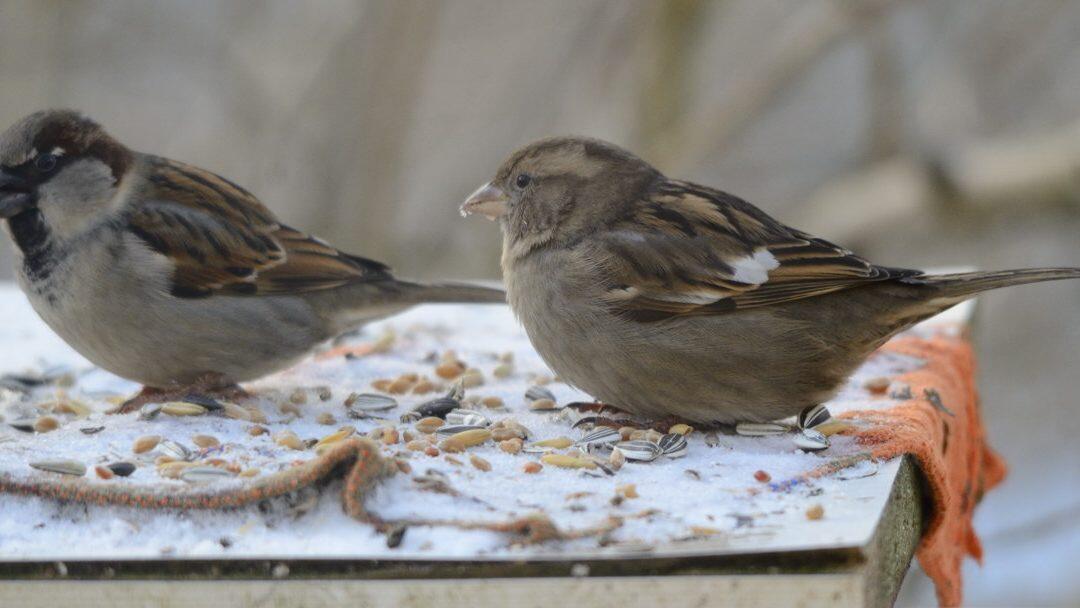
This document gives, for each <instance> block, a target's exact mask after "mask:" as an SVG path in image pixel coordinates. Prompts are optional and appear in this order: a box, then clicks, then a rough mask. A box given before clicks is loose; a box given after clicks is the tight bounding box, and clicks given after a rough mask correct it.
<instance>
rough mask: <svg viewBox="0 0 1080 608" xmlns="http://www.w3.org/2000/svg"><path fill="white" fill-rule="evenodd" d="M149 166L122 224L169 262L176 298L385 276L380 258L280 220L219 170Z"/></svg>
mask: <svg viewBox="0 0 1080 608" xmlns="http://www.w3.org/2000/svg"><path fill="white" fill-rule="evenodd" d="M150 166H151V174H150V178H149V187H148V189H147V190H145V191H144V192H143V193H142V198H143V199H144V201H143V202H142V203H140V204H139V205H137V206H136V207H135V208H134V209H132V211H131V212H130V214H129V216H128V228H129V229H130V230H131V232H132V233H133V234H135V235H136V236H138V237H139V238H141V239H142V240H143V241H144V242H146V243H147V245H149V246H150V247H151V248H153V249H154V250H155V251H157V252H158V253H161V254H162V255H165V256H167V257H168V258H169V259H170V260H172V261H173V263H174V265H175V269H174V271H173V276H172V288H171V292H172V293H173V295H175V296H177V297H206V296H209V295H212V294H214V293H223V294H229V295H268V294H284V293H297V292H305V291H315V290H320V289H329V288H333V287H338V286H341V285H344V284H346V283H349V282H352V281H358V280H371V279H377V278H386V277H388V276H389V275H388V272H389V269H388V268H386V266H384V265H382V264H379V263H378V262H374V261H371V260H366V259H364V258H359V257H355V256H350V255H348V254H345V253H342V252H340V251H338V250H337V249H335V248H333V247H331V246H329V245H327V244H326V243H324V242H322V241H320V240H318V239H316V238H314V237H311V236H309V235H307V234H304V233H302V232H300V231H297V230H294V229H292V228H289V227H287V226H282V225H281V224H279V223H278V221H277V219H276V218H275V217H274V215H273V213H271V212H270V210H269V209H267V208H266V207H265V206H263V204H262V203H261V202H259V200H258V199H257V198H255V196H254V195H252V194H251V193H250V192H248V191H247V190H244V189H243V188H241V187H240V186H237V185H236V184H234V183H232V182H230V181H228V180H226V179H224V178H222V177H220V176H218V175H215V174H213V173H210V172H208V171H204V170H202V169H199V168H197V167H192V166H189V165H185V164H182V163H178V162H175V161H171V160H168V159H163V158H156V157H152V158H151V159H150Z"/></svg>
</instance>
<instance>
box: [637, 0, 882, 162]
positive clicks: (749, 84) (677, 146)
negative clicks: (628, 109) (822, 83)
mask: <svg viewBox="0 0 1080 608" xmlns="http://www.w3.org/2000/svg"><path fill="white" fill-rule="evenodd" d="M895 2H896V0H831V1H826V2H812V3H805V4H800V5H798V6H799V10H798V11H797V12H796V14H795V15H794V16H793V17H791V22H792V23H794V24H795V26H794V29H795V31H794V32H790V33H788V34H787V35H781V36H778V37H777V39H778V42H779V43H778V44H777V45H776V46H775V47H774V48H773V49H772V50H771V51H770V54H769V56H768V57H765V58H764V59H762V60H760V61H757V62H752V63H756V64H758V66H759V67H758V68H757V69H755V70H754V71H753V72H752V73H751V75H750V76H749V77H746V78H744V79H743V80H742V81H741V82H739V83H737V84H735V85H733V86H732V87H731V90H732V93H731V94H730V95H729V97H728V99H727V100H726V101H724V102H722V103H720V104H718V105H715V106H710V107H706V108H704V109H702V110H700V111H698V112H692V113H688V114H687V115H685V116H684V118H683V120H681V121H679V122H678V123H675V124H674V125H673V126H672V128H670V129H666V130H664V131H663V132H660V133H658V134H657V135H658V138H657V140H656V144H655V148H654V149H655V150H656V152H657V153H656V154H655V155H654V157H655V158H657V159H658V160H660V161H661V164H663V165H664V166H666V167H670V168H671V170H672V171H673V172H674V173H689V172H690V171H691V170H692V169H693V168H694V167H695V166H697V165H699V164H700V163H702V162H703V161H704V160H706V159H707V158H710V157H712V156H714V153H715V152H716V151H717V150H718V149H722V148H723V147H724V146H725V145H727V144H728V143H729V142H730V141H731V140H732V139H733V138H734V137H735V136H737V135H738V134H739V133H740V132H741V131H742V130H743V129H744V128H745V127H747V126H749V125H750V124H753V122H754V121H755V120H757V119H759V118H760V115H761V114H762V113H763V112H764V111H765V110H767V109H768V108H769V106H770V105H771V103H772V102H773V101H774V100H775V99H776V98H777V97H778V96H779V94H780V93H781V92H782V91H784V90H785V89H786V88H787V87H788V86H790V85H791V84H793V83H794V82H796V81H798V80H799V78H800V77H803V76H805V75H806V74H807V73H808V72H809V68H810V67H811V66H812V65H814V64H815V63H816V62H817V61H818V60H819V59H820V58H821V56H822V55H824V54H825V53H826V52H827V51H829V50H831V49H832V48H833V47H834V46H835V45H836V44H838V43H839V42H841V41H843V40H844V39H846V38H847V37H848V36H849V35H851V34H852V33H853V32H855V31H857V30H859V29H860V28H862V27H865V26H866V24H867V23H868V22H870V21H873V20H876V19H878V18H879V17H880V16H881V15H882V14H884V13H885V11H886V9H888V8H890V7H891V6H892V5H894V4H895Z"/></svg>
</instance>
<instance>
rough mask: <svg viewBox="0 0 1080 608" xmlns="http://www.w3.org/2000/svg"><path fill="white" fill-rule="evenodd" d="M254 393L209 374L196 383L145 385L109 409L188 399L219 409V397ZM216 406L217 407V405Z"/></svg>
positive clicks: (127, 411) (115, 410)
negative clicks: (172, 386) (166, 386)
mask: <svg viewBox="0 0 1080 608" xmlns="http://www.w3.org/2000/svg"><path fill="white" fill-rule="evenodd" d="M252 396H253V395H252V394H251V393H249V392H248V391H246V390H244V389H243V388H241V387H240V385H238V384H235V383H231V382H226V381H223V379H222V378H221V377H220V376H218V375H216V374H208V375H207V376H205V377H203V378H201V379H199V380H198V381H196V382H195V383H194V384H191V385H188V386H178V387H174V388H168V389H162V388H156V387H153V386H144V387H143V388H142V390H140V391H139V392H138V394H136V395H135V396H134V397H132V398H130V399H128V400H127V401H125V402H123V403H121V404H120V405H119V406H117V407H116V408H113V409H111V410H109V411H108V412H107V413H109V414H130V413H131V412H135V411H138V410H139V409H140V408H142V406H144V405H146V404H147V403H162V402H165V401H187V402H189V403H196V404H198V405H202V406H205V407H206V408H207V409H219V408H220V407H221V404H220V403H218V399H224V400H226V401H243V400H245V399H250V398H251V397H252ZM215 406H216V407H215Z"/></svg>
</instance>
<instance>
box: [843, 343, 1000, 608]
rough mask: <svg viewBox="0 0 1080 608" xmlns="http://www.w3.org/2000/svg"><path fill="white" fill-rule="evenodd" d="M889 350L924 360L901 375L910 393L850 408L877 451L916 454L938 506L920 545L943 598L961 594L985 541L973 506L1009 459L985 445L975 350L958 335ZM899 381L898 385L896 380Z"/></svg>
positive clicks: (954, 599)
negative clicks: (886, 404)
mask: <svg viewBox="0 0 1080 608" xmlns="http://www.w3.org/2000/svg"><path fill="white" fill-rule="evenodd" d="M884 349H885V350H888V351H892V352H897V353H903V354H905V355H911V356H914V357H919V358H921V359H923V360H925V361H926V365H925V366H923V367H922V368H920V369H919V370H917V371H914V372H911V373H908V374H904V375H903V376H900V377H899V378H897V379H896V381H897V382H903V383H906V384H908V385H909V386H910V387H911V399H909V400H906V401H903V402H902V403H900V404H898V405H896V406H894V407H891V408H889V409H886V410H863V411H853V412H847V413H845V414H844V415H843V417H849V418H857V419H859V420H860V421H863V422H870V423H871V426H870V427H868V428H864V429H862V430H859V431H857V432H856V433H855V437H856V438H857V439H858V441H859V442H860V443H862V444H863V445H866V446H868V447H869V448H870V451H871V454H872V455H873V457H874V458H879V459H887V458H894V457H896V456H900V455H903V454H911V455H913V456H914V457H915V458H916V459H917V461H918V463H919V465H920V467H921V469H922V472H923V474H924V475H925V476H926V479H927V481H928V482H929V487H930V493H931V497H932V499H933V506H934V508H933V512H932V513H931V515H930V522H929V526H928V527H927V529H926V533H925V534H924V535H923V538H922V540H921V541H920V543H919V546H918V548H917V550H916V553H915V554H916V556H917V557H918V559H919V564H920V565H921V566H922V569H923V570H924V571H925V572H926V574H927V575H929V576H930V578H931V579H932V580H933V581H934V584H935V587H936V589H937V597H938V602H939V603H940V604H941V605H943V606H957V605H959V604H960V603H961V601H962V599H963V595H962V594H963V584H962V580H961V569H960V567H961V562H962V561H963V559H964V557H966V556H968V555H970V556H972V557H974V558H975V559H976V560H978V561H979V562H980V563H981V562H982V545H981V544H980V543H979V538H978V536H976V535H975V530H974V528H973V526H972V521H971V518H972V515H973V514H974V511H975V505H976V504H978V502H979V500H980V499H981V498H982V496H983V494H984V493H985V492H987V491H988V490H990V489H991V488H993V487H994V486H996V485H997V484H998V483H1000V482H1001V480H1002V479H1004V478H1005V470H1006V469H1005V462H1004V461H1003V460H1002V459H1001V458H1000V457H999V456H998V455H997V454H995V453H994V452H993V451H992V450H991V449H990V448H989V446H987V444H986V433H985V430H984V428H983V423H982V418H981V416H980V412H979V396H978V391H977V390H976V388H975V356H974V353H973V352H972V348H971V344H970V343H969V342H967V341H966V340H964V339H963V338H960V337H945V336H938V337H935V338H932V339H925V338H915V337H905V338H900V339H897V340H893V341H892V342H890V343H889V344H887V345H886V346H885V347H884ZM894 386H895V385H894Z"/></svg>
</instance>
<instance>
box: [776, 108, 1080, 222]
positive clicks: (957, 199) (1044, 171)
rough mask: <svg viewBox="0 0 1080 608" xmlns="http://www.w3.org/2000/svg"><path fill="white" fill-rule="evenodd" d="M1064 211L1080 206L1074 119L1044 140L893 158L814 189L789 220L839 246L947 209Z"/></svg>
mask: <svg viewBox="0 0 1080 608" xmlns="http://www.w3.org/2000/svg"><path fill="white" fill-rule="evenodd" d="M1063 205H1071V206H1077V208H1080V121H1077V122H1074V123H1072V124H1070V125H1068V126H1067V127H1065V128H1062V129H1059V130H1057V131H1054V132H1052V133H1049V134H1045V135H1039V136H1026V137H1021V138H997V139H990V140H981V141H975V142H972V143H970V144H968V145H965V146H960V147H957V148H954V149H952V150H948V151H944V152H942V153H939V154H925V155H923V156H910V155H898V156H894V157H892V158H890V159H888V160H885V161H882V162H879V163H876V164H873V165H871V166H869V167H867V168H866V169H863V170H861V171H858V172H856V173H854V174H850V175H847V176H845V177H841V178H839V179H837V180H834V181H832V182H830V183H828V184H826V185H825V186H823V187H821V188H820V189H818V191H817V192H816V193H815V194H814V195H813V196H811V197H810V199H809V200H808V201H807V202H806V204H804V205H801V206H800V207H799V208H798V209H797V210H796V214H795V218H794V219H795V220H797V221H796V222H795V225H804V226H806V227H807V228H810V229H815V228H817V229H821V228H824V227H827V232H828V235H829V237H830V238H834V239H838V240H841V241H843V240H854V239H856V238H858V237H859V235H861V234H865V233H867V232H870V231H874V230H877V229H881V228H885V227H888V226H891V225H897V224H901V223H904V222H906V221H908V220H910V219H912V218H914V217H916V216H919V215H923V214H931V213H934V212H940V211H946V210H954V211H956V210H960V211H976V212H983V213H986V212H991V211H994V210H999V209H1006V208H1019V207H1023V208H1024V209H1025V211H1031V210H1033V209H1036V208H1040V207H1050V206H1063Z"/></svg>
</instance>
